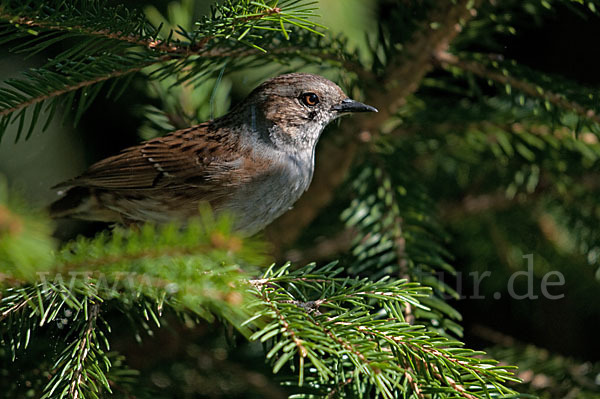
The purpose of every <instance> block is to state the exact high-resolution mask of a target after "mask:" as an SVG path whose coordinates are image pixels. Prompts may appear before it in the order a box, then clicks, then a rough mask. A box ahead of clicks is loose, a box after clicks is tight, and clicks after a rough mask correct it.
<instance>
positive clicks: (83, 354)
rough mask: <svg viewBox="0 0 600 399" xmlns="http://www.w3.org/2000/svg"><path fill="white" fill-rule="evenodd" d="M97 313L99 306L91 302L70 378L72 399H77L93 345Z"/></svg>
mask: <svg viewBox="0 0 600 399" xmlns="http://www.w3.org/2000/svg"><path fill="white" fill-rule="evenodd" d="M99 313H100V305H99V304H98V303H96V302H93V303H92V306H91V307H90V314H89V318H88V321H87V323H86V328H85V331H84V333H83V337H82V339H81V342H80V343H79V348H78V350H77V357H78V359H77V360H78V361H77V369H76V370H75V372H74V373H73V376H72V377H71V384H70V387H69V395H70V396H71V397H72V398H73V399H78V398H79V390H78V389H77V388H78V386H79V384H81V378H82V375H83V363H84V362H85V360H86V359H87V356H88V354H89V351H90V350H91V348H90V347H91V346H92V345H93V343H92V342H91V338H90V337H91V335H92V332H93V330H94V327H95V326H96V320H97V318H98V314H99Z"/></svg>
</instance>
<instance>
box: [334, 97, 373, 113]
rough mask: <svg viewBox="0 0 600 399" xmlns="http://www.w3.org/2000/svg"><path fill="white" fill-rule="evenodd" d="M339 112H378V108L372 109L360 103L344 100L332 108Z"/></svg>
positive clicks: (348, 99)
mask: <svg viewBox="0 0 600 399" xmlns="http://www.w3.org/2000/svg"><path fill="white" fill-rule="evenodd" d="M331 109H333V110H334V111H337V112H378V111H377V108H375V107H371V106H370V105H367V104H363V103H359V102H358V101H354V100H352V99H350V98H347V99H345V100H342V102H341V103H339V104H337V105H334V106H333V107H331Z"/></svg>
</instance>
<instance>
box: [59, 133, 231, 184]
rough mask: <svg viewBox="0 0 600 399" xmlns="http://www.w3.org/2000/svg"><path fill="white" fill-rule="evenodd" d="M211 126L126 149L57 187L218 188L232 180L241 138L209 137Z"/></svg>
mask: <svg viewBox="0 0 600 399" xmlns="http://www.w3.org/2000/svg"><path fill="white" fill-rule="evenodd" d="M210 129H211V126H210V124H202V125H198V126H194V127H192V128H189V129H183V130H178V131H176V132H173V133H171V134H168V135H166V136H164V137H158V138H156V139H152V140H149V141H146V142H144V143H142V144H140V145H137V146H134V147H130V148H127V149H125V150H123V151H122V152H121V153H120V154H118V155H115V156H112V157H109V158H106V159H104V160H102V161H99V162H97V163H95V164H94V165H92V166H91V167H90V168H89V169H88V170H87V171H86V172H85V173H83V174H82V175H81V176H79V177H76V178H75V179H72V180H69V181H66V182H64V183H61V184H60V185H58V186H57V187H70V186H84V187H94V188H100V189H109V190H152V189H158V188H165V187H169V188H173V189H178V188H185V187H189V186H197V187H198V186H206V187H205V188H206V189H210V186H211V185H215V184H217V182H218V181H219V180H222V179H227V175H229V174H230V172H231V171H232V170H233V169H235V165H236V164H237V162H235V161H236V158H238V157H239V152H238V151H236V150H237V148H236V147H237V145H238V142H237V141H232V139H233V140H235V138H236V136H235V135H232V134H227V135H225V132H220V133H221V134H217V133H216V132H215V131H210Z"/></svg>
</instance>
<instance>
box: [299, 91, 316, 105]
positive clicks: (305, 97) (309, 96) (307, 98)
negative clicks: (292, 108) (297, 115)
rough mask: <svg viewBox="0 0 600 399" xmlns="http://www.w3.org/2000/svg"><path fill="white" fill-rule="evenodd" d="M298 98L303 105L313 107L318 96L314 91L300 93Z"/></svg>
mask: <svg viewBox="0 0 600 399" xmlns="http://www.w3.org/2000/svg"><path fill="white" fill-rule="evenodd" d="M300 99H301V100H302V102H303V103H304V105H308V106H309V107H314V106H315V105H317V104H318V103H319V96H317V95H316V94H315V93H302V95H301V96H300Z"/></svg>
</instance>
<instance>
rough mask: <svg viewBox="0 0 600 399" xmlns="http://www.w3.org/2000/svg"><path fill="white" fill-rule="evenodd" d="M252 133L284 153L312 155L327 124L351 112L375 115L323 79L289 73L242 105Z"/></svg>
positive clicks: (258, 90)
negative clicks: (292, 152) (299, 152)
mask: <svg viewBox="0 0 600 399" xmlns="http://www.w3.org/2000/svg"><path fill="white" fill-rule="evenodd" d="M242 106H243V107H245V108H246V110H245V112H243V114H246V115H249V119H250V121H249V122H250V124H252V128H253V129H252V130H254V131H259V132H262V133H264V134H265V136H266V137H264V138H265V139H268V140H270V141H271V142H272V143H273V144H274V145H276V146H277V147H279V148H280V149H284V150H286V151H288V150H293V151H305V150H310V151H312V150H313V149H314V147H315V144H316V143H317V140H318V139H319V136H320V135H321V132H322V131H323V129H324V128H325V126H327V124H328V123H329V122H331V121H333V120H334V119H336V118H338V117H340V116H341V115H344V114H348V113H352V112H377V109H375V108H374V107H371V106H369V105H365V104H362V103H360V102H358V101H354V100H352V99H350V98H348V96H347V95H346V94H345V93H344V92H343V91H342V89H340V88H339V87H338V86H337V85H336V84H335V83H333V82H332V81H330V80H328V79H325V78H324V77H322V76H318V75H312V74H307V73H290V74H286V75H281V76H277V77H275V78H272V79H269V80H267V81H265V82H264V83H262V84H261V85H260V86H258V87H257V88H256V89H255V90H254V91H253V92H252V93H251V94H250V95H249V96H248V98H247V99H246V100H245V101H244V102H243V103H242ZM247 118H248V117H247Z"/></svg>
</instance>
